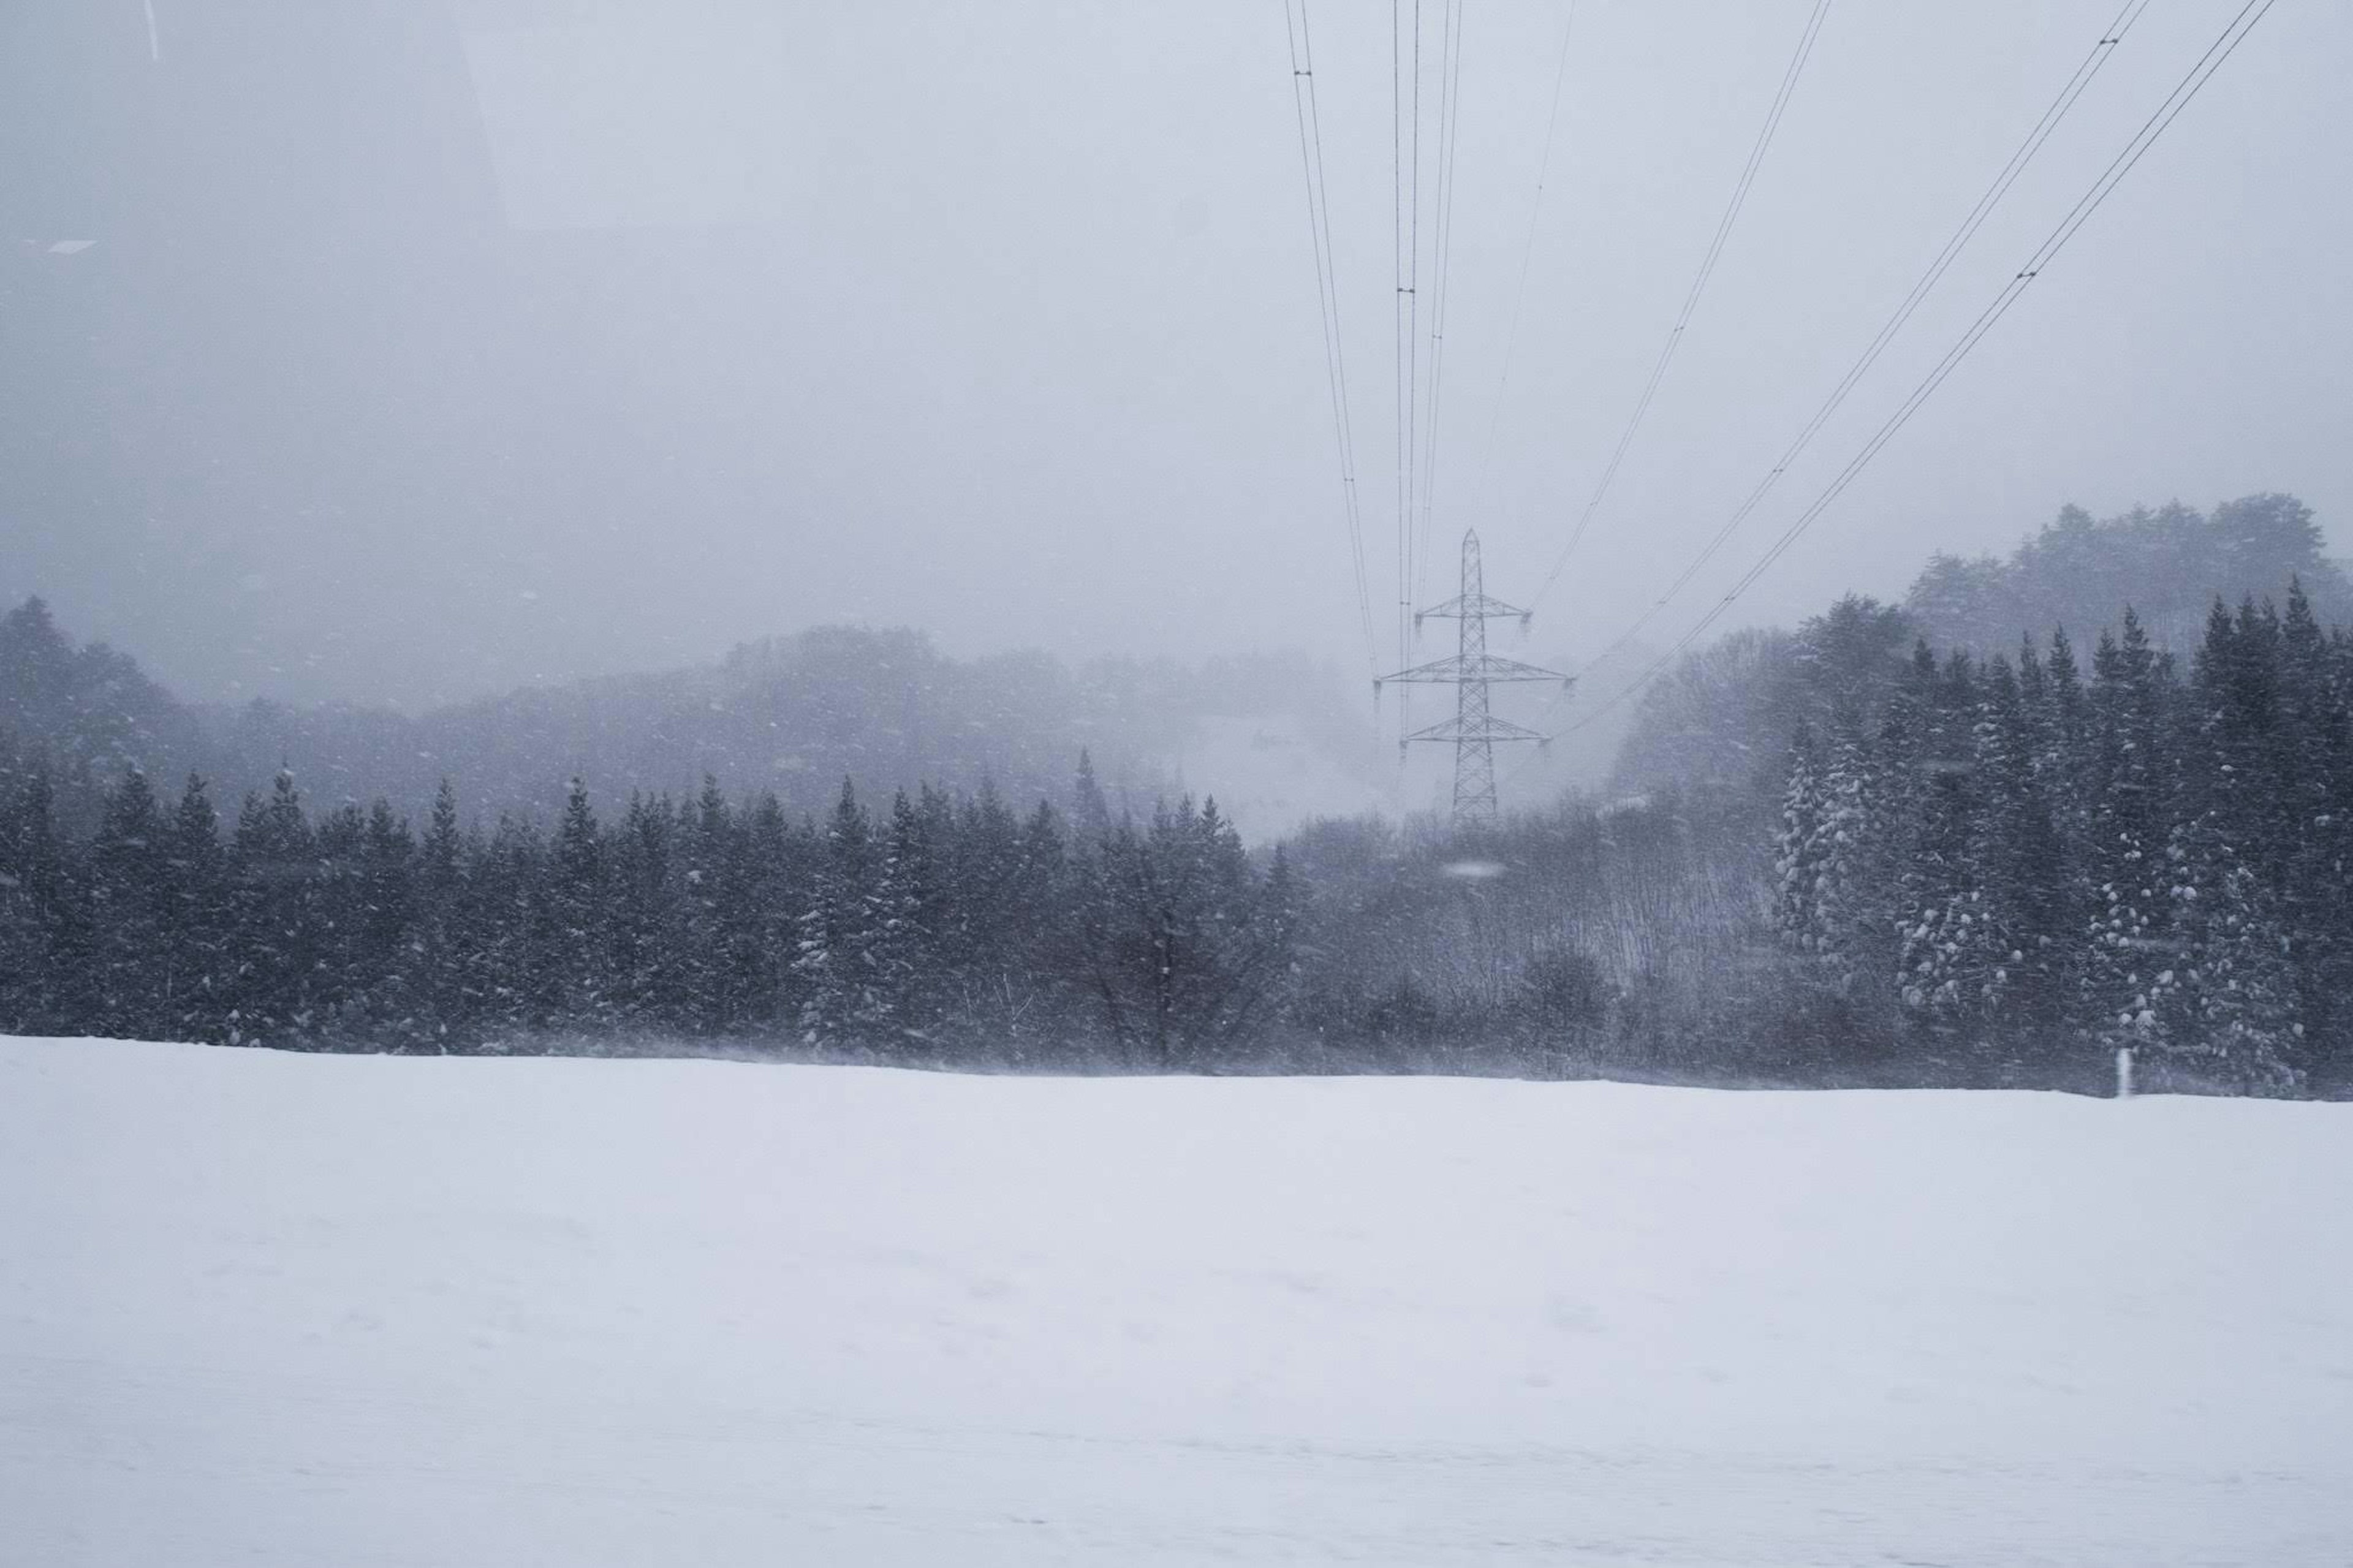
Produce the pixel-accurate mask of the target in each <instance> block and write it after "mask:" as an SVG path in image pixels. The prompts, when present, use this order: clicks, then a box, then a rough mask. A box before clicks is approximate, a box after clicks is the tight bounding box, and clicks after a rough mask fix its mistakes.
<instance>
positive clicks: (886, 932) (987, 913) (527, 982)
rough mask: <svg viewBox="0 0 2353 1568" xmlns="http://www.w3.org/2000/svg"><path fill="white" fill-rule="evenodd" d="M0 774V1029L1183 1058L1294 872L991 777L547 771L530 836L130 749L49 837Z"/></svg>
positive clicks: (1182, 814)
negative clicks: (164, 781) (149, 765)
mask: <svg viewBox="0 0 2353 1568" xmlns="http://www.w3.org/2000/svg"><path fill="white" fill-rule="evenodd" d="M10 773H11V776H10V777H9V779H8V780H7V781H6V782H7V784H8V787H7V788H6V790H5V795H0V847H5V858H0V866H5V873H0V875H4V876H5V881H0V1028H5V1029H8V1030H14V1031H17V1032H30V1033H48V1034H79V1033H90V1034H100V1035H112V1036H125V1037H162V1038H180V1039H198V1040H208V1041H219V1042H223V1043H227V1044H239V1043H253V1044H260V1045H272V1046H282V1047H295V1048H307V1049H353V1048H357V1049H371V1048H375V1049H387V1050H406V1051H431V1052H441V1051H473V1050H480V1049H485V1048H491V1049H522V1050H539V1049H549V1048H555V1049H597V1048H601V1047H605V1046H607V1045H609V1043H611V1042H615V1041H626V1040H643V1039H647V1038H660V1037H669V1038H675V1039H690V1038H707V1039H723V1040H730V1041H736V1042H743V1043H747V1044H751V1045H754V1046H758V1045H763V1044H765V1045H766V1046H769V1047H775V1046H778V1045H789V1046H790V1047H793V1048H795V1049H797V1050H801V1051H804V1052H806V1053H808V1054H814V1055H821V1056H826V1057H830V1058H843V1059H862V1060H871V1061H881V1062H903V1063H908V1064H921V1065H950V1064H979V1063H988V1064H1001V1065H1006V1066H1037V1065H1050V1064H1069V1063H1071V1062H1073V1061H1075V1060H1077V1059H1079V1058H1080V1057H1081V1056H1082V1055H1083V1056H1089V1057H1094V1058H1101V1059H1102V1060H1103V1062H1105V1063H1107V1064H1116V1065H1120V1066H1125V1067H1132V1068H1151V1069H1155V1070H1168V1069H1176V1068H1193V1069H1198V1068H1205V1067H1210V1066H1215V1065H1218V1064H1219V1062H1221V1061H1223V1060H1226V1059H1228V1058H1230V1057H1231V1056H1232V1054H1233V1053H1234V1051H1235V1049H1236V1048H1237V1047H1238V1045H1239V1044H1240V1042H1242V1041H1244V1040H1247V1039H1250V1037H1251V1031H1252V1026H1253V1023H1254V1021H1255V1016H1256V1015H1257V1014H1258V1013H1259V1011H1260V1010H1261V1008H1265V1007H1268V1006H1269V1005H1270V998H1271V994H1273V993H1274V992H1275V991H1276V990H1277V989H1278V987H1279V983H1280V982H1281V981H1282V979H1283V978H1284V977H1285V976H1287V974H1288V973H1289V968H1290V964H1291V955H1292V944H1293V923H1294V921H1295V919H1296V908H1295V885H1294V882H1293V878H1292V877H1291V875H1290V872H1289V870H1288V868H1287V866H1286V865H1285V864H1284V862H1283V860H1282V858H1281V857H1280V856H1278V857H1276V858H1274V860H1273V861H1272V862H1271V864H1269V865H1266V866H1264V867H1261V866H1257V865H1254V864H1253V863H1252V862H1251V860H1250V857H1249V856H1248V854H1247V853H1246V852H1245V851H1244V849H1243V847H1242V843H1241V840H1240V837H1239V836H1238V835H1237V834H1236V833H1235V832H1234V830H1233V828H1232V827H1231V826H1230V825H1229V824H1228V823H1227V822H1225V821H1224V819H1223V818H1222V817H1221V816H1219V812H1218V810H1217V807H1216V805H1215V804H1214V803H1205V804H1203V805H1199V806H1198V807H1197V806H1195V805H1194V804H1193V803H1192V802H1190V801H1189V800H1181V801H1178V802H1176V803H1173V804H1167V805H1162V806H1161V807H1159V808H1158V809H1156V810H1155V811H1154V812H1152V813H1151V814H1150V815H1149V816H1145V817H1143V818H1141V819H1138V818H1136V817H1134V816H1121V817H1120V818H1118V819H1116V820H1114V819H1113V816H1112V815H1111V812H1110V808H1109V806H1108V805H1107V804H1106V803H1105V801H1104V798H1103V793H1102V791H1101V789H1100V788H1099V787H1098V786H1097V784H1095V782H1094V779H1093V775H1092V770H1091V769H1090V768H1089V767H1088V766H1087V765H1086V764H1085V763H1083V761H1082V766H1081V772H1080V775H1079V780H1078V785H1077V789H1076V791H1075V792H1074V793H1075V805H1074V808H1073V810H1072V811H1071V812H1070V813H1067V814H1066V813H1064V812H1062V811H1059V810H1057V809H1056V808H1055V807H1054V806H1052V805H1048V804H1045V803H1043V802H1040V803H1039V805H1037V806H1036V807H1035V808H1034V809H1033V810H1031V811H1029V813H1027V814H1026V815H1021V816H1017V815H1016V814H1015V813H1014V812H1013V811H1012V810H1011V809H1010V808H1009V807H1008V805H1006V804H1005V802H1004V801H1003V800H1002V799H1001V798H1000V797H999V796H998V795H997V794H996V792H995V791H994V790H991V789H987V788H984V789H982V790H980V791H978V792H976V793H975V794H971V795H963V796H961V797H951V796H950V795H947V794H946V793H944V792H942V791H939V790H934V789H930V788H924V789H922V790H919V791H917V792H916V793H915V794H913V795H909V794H907V793H905V792H900V793H899V794H897V795H895V796H894V797H893V798H892V800H891V801H890V802H889V803H888V804H887V805H884V806H883V807H882V808H881V809H880V810H871V809H870V808H869V807H868V805H866V804H865V803H864V802H862V801H860V799H859V797H858V795H857V793H856V789H855V787H854V785H852V784H849V783H847V782H845V783H844V784H843V785H842V786H841V791H840V795H839V799H838V800H837V802H836V804H835V805H834V807H833V809H832V810H831V811H830V812H829V813H828V814H827V815H826V816H824V817H823V818H822V819H809V818H806V817H805V818H803V819H801V820H799V821H797V822H796V821H794V820H792V819H790V818H789V817H788V816H786V812H785V810H784V808H783V806H782V805H780V804H779V803H778V801H777V798H776V795H774V794H773V793H764V794H762V795H758V796H757V797H755V798H754V799H753V800H752V801H750V802H749V803H739V802H736V801H732V800H731V799H730V798H729V797H728V796H727V795H725V794H724V793H723V792H722V791H721V789H720V788H719V786H718V784H717V783H716V782H715V781H712V782H708V783H706V784H705V786H704V788H703V789H702V792H701V794H700V795H698V796H697V797H696V798H694V799H692V800H689V801H682V802H681V801H675V800H672V799H671V798H670V797H668V796H661V795H657V796H650V797H649V796H645V795H638V796H634V797H632V798H631V799H630V800H629V801H628V803H627V805H626V806H625V807H623V808H622V809H621V810H619V811H618V812H616V813H614V814H612V815H611V816H610V818H609V819H601V818H600V816H599V815H598V813H597V811H596V806H595V805H594V804H593V802H592V801H591V799H590V797H589V795H588V792H587V790H586V787H585V786H583V785H581V784H579V783H578V782H577V781H575V782H574V784H573V785H572V787H571V790H570V793H569V795H568V796H567V798H566V801H565V806H564V808H563V810H562V812H561V813H560V814H559V815H558V816H557V819H556V821H555V823H554V826H553V828H552V830H549V831H545V832H543V831H542V830H541V829H540V828H539V827H538V826H536V825H535V824H534V823H533V821H532V820H530V819H528V818H520V817H516V816H504V817H501V819H500V821H499V823H498V825H497V826H496V827H495V828H493V829H492V830H491V831H489V832H487V833H486V832H482V831H479V830H476V831H469V830H466V829H464V828H462V827H461V826H460V825H459V805H458V799H457V795H456V794H455V792H454V790H452V789H451V788H449V787H448V786H447V785H445V786H444V787H443V789H442V790H441V792H440V794H439V795H438V798H437V799H436V801H435V803H434V805H433V807H432V810H431V812H430V814H429V815H428V816H427V821H426V823H425V825H424V826H423V828H422V829H421V831H419V830H416V829H413V828H412V826H411V825H410V823H409V822H408V821H407V820H406V818H404V817H402V816H397V815H396V814H395V812H394V811H393V809H392V808H391V806H390V805H387V804H386V803H385V802H384V801H383V800H381V799H379V800H377V801H376V802H375V804H374V805H372V806H370V807H368V808H366V809H363V808H361V807H360V806H358V805H355V804H351V803H345V804H343V805H339V806H335V807H332V808H330V809H328V810H326V811H324V812H322V813H317V814H313V813H312V812H311V810H310V809H309V808H308V807H307V805H306V804H305V802H304V801H303V798H302V795H301V791H300V790H299V789H298V787H297V786H296V784H295V781H294V779H293V777H292V775H291V774H290V773H281V774H280V776H279V778H278V780H277V781H276V783H275V784H274V785H273V787H272V788H271V789H270V790H269V792H268V793H267V794H260V793H256V794H254V795H248V797H247V798H246V800H245V802H244V803H243V805H242V806H241V807H240V808H239V809H238V811H237V814H236V816H235V821H234V823H233V825H232V826H229V827H228V830H227V832H226V833H224V832H223V831H222V825H221V823H220V822H219V821H218V817H217V813H216V809H215V807H214V805H213V803H212V801H211V799H210V796H209V793H208V791H207V789H206V785H205V784H204V781H203V780H202V779H200V778H196V777H194V776H192V777H191V778H190V779H189V780H188V781H187V782H186V784H185V786H184V788H183V789H182V791H181V792H180V793H179V795H178V796H177V799H176V800H175V801H172V800H164V799H162V798H159V796H158V795H157V794H156V792H155V791H154V790H153V787H152V786H151V785H150V784H149V781H148V779H147V777H146V775H145V774H144V773H141V772H139V771H137V770H135V769H134V770H132V771H130V772H127V773H125V774H124V775H123V776H122V777H121V780H120V781H119V782H118V783H117V784H114V785H113V786H112V787H111V788H110V789H108V790H107V791H106V792H105V795H104V799H103V803H102V806H101V809H100V820H99V823H98V826H97V828H96V830H95V832H94V833H93V834H92V835H91V836H90V837H89V838H88V839H87V840H82V841H76V840H73V839H70V838H69V837H66V836H64V835H62V834H60V833H59V831H58V826H57V824H56V821H55V813H54V800H55V791H54V786H53V785H52V784H51V782H50V777H49V772H48V770H47V768H46V767H44V766H41V765H39V764H34V765H30V766H26V765H22V764H20V765H18V766H16V767H15V768H13V769H11V770H10Z"/></svg>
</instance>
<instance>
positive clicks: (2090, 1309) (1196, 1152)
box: [0, 1040, 2353, 1568]
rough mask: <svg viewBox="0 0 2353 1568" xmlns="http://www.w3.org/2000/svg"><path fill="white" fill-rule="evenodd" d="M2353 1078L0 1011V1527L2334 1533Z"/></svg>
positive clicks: (1621, 1547)
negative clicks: (1732, 1072) (2095, 1077)
mask: <svg viewBox="0 0 2353 1568" xmlns="http://www.w3.org/2000/svg"><path fill="white" fill-rule="evenodd" d="M2348 1194H2353V1107H2348V1106H2314V1105H2270V1104H2255V1103H2243V1102H2242V1103H2231V1102H2215V1101H2205V1102H2191V1101H2182V1100H2137V1101H2134V1102H2131V1103H2128V1104H2115V1103H2105V1102H2094V1101H2086V1100H2069V1099H2062V1098H2059V1097H2055V1096H2035V1095H2024V1094H1977V1095H1964V1094H1927V1093H1922V1094H1841V1095H1830V1094H1821V1095H1795V1094H1715V1093H1704V1092H1697V1091H1690V1090H1674V1089H1634V1088H1622V1087H1610V1086H1599V1085H1576V1086H1569V1085H1529V1084H1517V1083H1490V1082H1457V1081H1444V1080H1427V1079H1425V1080H1362V1079H1358V1080H1333V1081H1301V1080H1274V1081H1264V1080H1261V1081H1246V1080H1224V1081H1202V1080H1179V1081H1140V1080H1131V1081H1092V1082H1082V1081H1057V1080H1038V1079H975V1078H949V1077H925V1076H917V1075H911V1074H894V1073H884V1072H871V1071H860V1070H849V1069H834V1068H760V1067H750V1066H739V1065H731V1064H723V1063H706V1062H584V1061H546V1060H534V1061H494V1060H402V1059H389V1058H318V1057H293V1056H280V1055H274V1054H269V1053H263V1052H255V1051H228V1050H202V1049H197V1048H194V1047H176V1046H152V1045H119V1044H106V1043H96V1042H35V1041H6V1040H0V1521H5V1522H0V1559H4V1560H5V1561H6V1562H7V1563H27V1564H42V1565H44V1568H49V1565H60V1564H107V1565H114V1564H133V1563H136V1564H159V1565H161V1564H170V1565H173V1568H203V1565H209V1564H216V1563H239V1564H253V1563H261V1564H287V1565H294V1564H301V1565H303V1568H314V1565H321V1564H366V1563H403V1564H418V1565H426V1564H431V1565H434V1568H449V1565H456V1564H481V1565H495V1568H506V1565H511V1564H526V1563H546V1564H552V1565H565V1568H571V1565H596V1564H618V1563H628V1564H692V1565H694V1568H723V1565H730V1564H736V1563H745V1564H750V1563H759V1564H779V1563H790V1564H801V1563H808V1564H835V1563H847V1564H855V1563H925V1564H930V1563H940V1564H958V1565H962V1564H997V1563H1005V1564H1013V1563H1021V1564H1029V1563H1054V1562H1074V1563H1121V1564H1126V1563H1210V1562H1218V1563H1229V1562H1237V1561H1239V1562H1245V1563H1248V1562H1324V1561H1346V1562H1355V1563H1398V1564H1407V1563H1411V1564H1442V1563H1499V1562H1514V1561H1527V1562H1546V1563H1674V1564H1722V1565H1726V1568H1729V1565H1734V1564H1737V1565H1741V1568H1758V1565H1764V1564H1778V1563H1806V1564H1831V1563H1841V1564H1842V1563H1872V1564H1887V1563H1940V1564H1947V1565H1961V1564H1994V1563H2000V1564H2016V1563H2101V1564H2117V1565H2122V1568H2152V1565H2158V1564H2175V1563H2183V1564H2186V1563H2251V1564H2252V1563H2261V1564H2292V1563H2330V1564H2342V1563H2347V1562H2348V1561H2353V1201H2348Z"/></svg>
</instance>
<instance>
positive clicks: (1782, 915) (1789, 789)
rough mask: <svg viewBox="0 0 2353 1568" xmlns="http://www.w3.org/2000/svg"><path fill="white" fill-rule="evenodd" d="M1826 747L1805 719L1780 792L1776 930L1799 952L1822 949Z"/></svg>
mask: <svg viewBox="0 0 2353 1568" xmlns="http://www.w3.org/2000/svg"><path fill="white" fill-rule="evenodd" d="M1821 760H1822V759H1821V746H1820V742H1818V741H1817V740H1816V739H1815V736H1814V730H1813V726H1812V725H1810V724H1808V723H1805V722H1804V721H1799V725H1798V732H1797V734H1796V735H1795V736H1794V737H1793V738H1792V739H1791V741H1790V742H1789V776H1788V783H1787V784H1784V785H1783V786H1782V790H1781V831H1780V835H1779V837H1778V839H1777V841H1776V842H1775V845H1774V854H1773V872H1774V876H1775V878H1776V882H1775V887H1774V894H1773V929H1774V930H1775V931H1777V932H1778V934H1779V936H1780V938H1781V940H1782V941H1783V942H1786V943H1787V944H1788V946H1789V947H1791V948H1792V949H1794V950H1795V951H1796V952H1799V953H1801V954H1803V955H1805V956H1807V957H1812V956H1813V955H1814V954H1816V953H1818V952H1820V950H1821V946H1822V933H1821V930H1820V921H1819V918H1818V912H1819V911H1818V910H1817V899H1818V896H1819V895H1818V884H1819V882H1820V878H1821V862H1822V860H1823V858H1824V856H1825V854H1826V851H1827V845H1826V844H1825V842H1824V839H1823V835H1822V815H1823V810H1822V807H1823V802H1822V781H1821Z"/></svg>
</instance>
